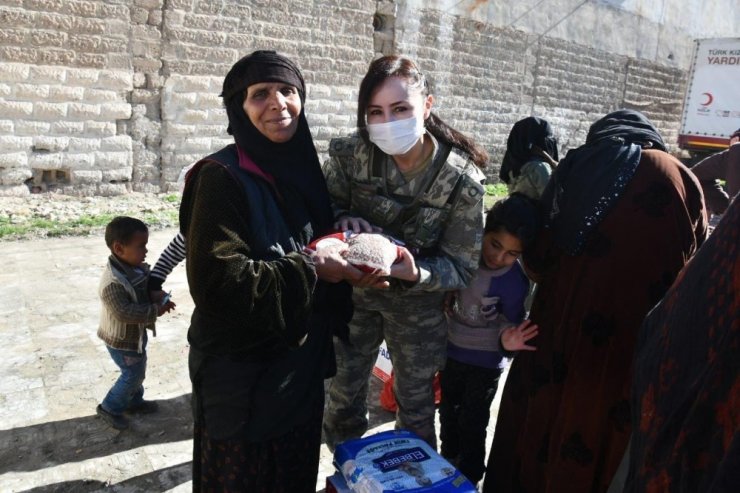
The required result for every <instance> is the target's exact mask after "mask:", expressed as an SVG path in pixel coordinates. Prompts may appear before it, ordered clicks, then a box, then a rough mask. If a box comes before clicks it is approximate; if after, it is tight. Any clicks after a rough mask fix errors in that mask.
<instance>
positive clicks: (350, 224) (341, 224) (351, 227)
mask: <svg viewBox="0 0 740 493" xmlns="http://www.w3.org/2000/svg"><path fill="white" fill-rule="evenodd" d="M334 227H335V228H336V229H338V230H339V231H352V232H353V233H380V232H381V231H383V228H379V227H378V226H373V225H372V224H370V223H369V222H367V221H366V220H364V219H363V218H361V217H353V216H342V217H340V218H339V220H338V221H337V222H335V223H334Z"/></svg>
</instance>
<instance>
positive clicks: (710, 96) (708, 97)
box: [701, 92, 714, 106]
mask: <svg viewBox="0 0 740 493" xmlns="http://www.w3.org/2000/svg"><path fill="white" fill-rule="evenodd" d="M701 95H702V96H706V97H707V100H706V102H704V103H701V105H702V106H709V105H710V104H712V101H714V96H712V94H711V93H709V92H703V93H701Z"/></svg>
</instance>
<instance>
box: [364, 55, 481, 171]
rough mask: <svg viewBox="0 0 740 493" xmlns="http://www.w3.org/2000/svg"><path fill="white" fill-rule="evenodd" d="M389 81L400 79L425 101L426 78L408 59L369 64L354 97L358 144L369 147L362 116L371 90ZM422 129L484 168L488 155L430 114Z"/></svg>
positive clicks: (387, 58)
mask: <svg viewBox="0 0 740 493" xmlns="http://www.w3.org/2000/svg"><path fill="white" fill-rule="evenodd" d="M390 77H403V78H404V79H407V80H408V81H409V86H411V87H419V88H420V89H421V91H422V95H423V96H425V97H426V96H428V95H429V93H430V90H429V82H428V81H427V78H426V77H425V76H424V74H423V73H421V70H419V67H418V66H417V65H416V63H414V61H413V60H411V59H410V58H406V57H404V56H399V55H389V56H384V57H381V58H378V59H377V60H375V61H373V62H372V63H371V64H370V67H369V68H368V69H367V73H366V74H365V77H364V78H363V79H362V82H361V83H360V94H359V95H358V97H357V129H358V130H359V132H360V136H361V137H362V140H364V141H365V143H367V144H369V143H370V139H369V137H368V134H367V128H366V121H367V116H366V113H367V107H368V105H369V104H370V98H371V97H372V94H373V92H374V91H375V89H376V88H377V87H378V86H380V84H382V83H383V82H384V81H385V80H386V79H388V78H390ZM424 125H425V126H426V128H427V130H429V133H431V134H432V135H434V137H436V138H437V140H439V141H441V142H444V143H445V144H448V145H450V146H452V147H456V148H458V149H460V150H462V151H464V152H465V153H467V154H468V155H470V159H471V160H472V161H473V162H474V163H475V164H476V165H477V166H478V167H479V168H485V166H486V163H487V162H488V153H487V152H486V150H485V149H483V148H482V147H480V146H479V145H478V144H476V143H475V142H474V141H473V139H471V138H470V137H467V136H465V135H463V134H461V133H460V132H458V131H457V130H455V129H454V128H452V127H450V126H449V125H447V124H446V123H445V122H443V121H442V120H441V119H440V118H439V117H438V116H437V115H435V114H434V113H430V114H429V118H427V120H426V121H425V122H424Z"/></svg>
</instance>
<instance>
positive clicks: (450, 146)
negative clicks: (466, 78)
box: [324, 56, 488, 447]
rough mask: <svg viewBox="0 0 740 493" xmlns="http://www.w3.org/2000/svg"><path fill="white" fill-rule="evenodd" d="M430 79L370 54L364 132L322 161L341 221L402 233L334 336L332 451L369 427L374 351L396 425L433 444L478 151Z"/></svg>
mask: <svg viewBox="0 0 740 493" xmlns="http://www.w3.org/2000/svg"><path fill="white" fill-rule="evenodd" d="M432 105H433V98H432V96H431V94H430V92H429V84H428V82H427V80H426V78H425V77H424V75H423V74H422V73H421V71H420V70H419V68H418V67H417V65H416V64H415V63H414V62H413V61H412V60H410V59H408V58H405V57H401V56H387V57H383V58H380V59H378V60H375V61H374V62H373V63H372V64H371V65H370V68H369V70H368V72H367V74H366V75H365V77H364V79H363V80H362V83H361V84H360V91H359V98H358V105H357V127H358V130H359V134H360V137H359V138H357V137H350V138H345V139H335V140H334V141H332V143H331V148H330V156H331V157H330V159H329V160H328V161H327V162H326V163H325V164H324V174H325V175H326V179H327V186H328V188H329V194H330V195H331V197H332V199H333V205H334V213H335V218H336V219H337V225H336V226H337V227H339V228H341V229H343V230H346V229H352V230H354V231H356V232H359V231H371V230H377V229H380V230H382V231H383V232H384V233H386V234H388V235H391V236H393V237H395V238H397V239H398V240H401V241H403V242H404V243H405V244H406V246H407V247H408V250H406V249H402V250H401V251H402V261H401V262H398V263H397V264H396V265H394V267H393V269H392V271H391V279H390V280H389V282H388V283H385V285H386V287H387V289H376V288H377V287H378V286H379V285H380V283H373V282H372V280H371V279H369V280H367V281H366V282H365V283H364V286H365V287H362V286H360V287H357V285H355V286H356V287H355V290H354V294H353V301H354V306H355V312H354V318H353V320H352V322H351V323H350V334H349V340H348V341H346V342H345V341H340V340H337V339H335V350H336V353H337V367H338V368H337V375H336V377H334V380H333V381H332V384H331V387H330V389H329V395H328V406H327V410H326V416H325V419H324V433H325V437H326V441H327V444H328V445H329V447H333V446H334V445H335V444H337V443H340V442H342V441H344V440H346V439H349V438H355V437H359V436H362V434H363V433H365V431H367V426H368V422H367V417H366V414H367V406H366V402H365V400H366V397H367V385H368V378H369V376H370V372H371V370H372V367H373V363H374V362H375V359H376V357H377V354H378V347H379V346H380V344H381V342H382V341H383V339H384V338H385V340H386V343H387V344H388V348H389V349H390V353H391V360H392V362H393V369H394V375H395V382H394V387H393V391H394V394H395V397H396V401H397V402H398V412H397V414H396V426H397V427H399V428H401V427H402V428H407V429H410V430H412V431H414V432H415V433H417V434H418V435H419V436H421V437H422V438H424V439H425V440H426V441H427V442H429V443H430V444H431V445H432V446H436V436H435V431H434V393H433V390H432V380H433V377H434V374H435V373H436V372H437V370H439V369H440V368H442V366H443V365H444V361H445V351H446V344H447V333H446V322H445V317H444V313H443V308H442V305H443V298H444V294H445V291H449V290H454V289H460V288H462V287H464V286H465V285H466V284H467V283H468V281H469V280H470V277H471V274H472V272H473V271H475V269H476V268H477V267H478V259H479V254H480V247H481V235H482V232H483V186H482V185H481V182H482V181H483V178H484V177H483V173H482V172H481V171H480V170H479V169H478V167H483V166H484V165H485V163H486V160H487V159H488V156H487V155H486V153H485V151H484V150H482V149H481V148H479V147H478V146H477V145H476V144H475V143H474V142H473V141H472V140H470V139H469V138H467V137H465V136H464V135H462V134H460V133H459V132H457V131H455V130H453V129H452V128H450V127H449V126H447V125H446V124H445V123H444V122H442V121H441V120H440V119H439V118H438V117H437V116H436V115H434V114H433V113H432V112H431V110H432Z"/></svg>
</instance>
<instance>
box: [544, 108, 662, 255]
mask: <svg viewBox="0 0 740 493" xmlns="http://www.w3.org/2000/svg"><path fill="white" fill-rule="evenodd" d="M643 147H648V148H654V149H660V150H661V151H665V150H666V149H665V144H664V143H663V139H662V138H661V137H660V134H658V131H657V130H656V129H655V127H654V126H653V124H652V123H650V120H648V119H647V118H646V117H645V116H644V115H642V114H641V113H638V112H637V111H633V110H619V111H615V112H613V113H609V114H608V115H606V116H605V117H603V118H602V119H600V120H598V121H596V122H595V123H594V124H593V125H591V128H590V129H589V131H588V136H587V137H586V144H584V145H583V146H581V147H579V148H577V149H574V150H571V151H569V152H568V154H567V155H566V156H565V158H564V159H563V160H562V161H561V162H560V163H559V164H558V167H557V168H556V169H555V172H554V173H553V175H552V178H551V179H550V182H549V183H548V185H547V187H546V188H545V191H544V192H543V194H542V205H543V207H544V210H545V218H544V221H545V224H546V227H548V228H552V231H553V237H554V240H555V243H556V244H557V245H558V246H560V247H561V248H562V249H563V250H564V251H565V252H566V253H568V254H570V255H578V254H579V253H581V252H582V251H583V247H584V246H585V244H586V241H587V240H588V238H589V236H590V234H591V232H593V231H594V230H595V229H596V226H597V225H598V224H599V223H600V222H601V221H602V220H603V219H604V217H606V216H607V215H608V213H609V211H610V210H611V209H612V207H613V206H614V204H615V203H616V202H617V201H618V200H619V197H621V195H622V192H623V191H624V189H625V187H626V186H627V184H628V183H629V181H630V180H631V179H632V177H633V176H634V174H635V172H636V171H637V165H638V164H639V162H640V156H641V153H642V148H643Z"/></svg>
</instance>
